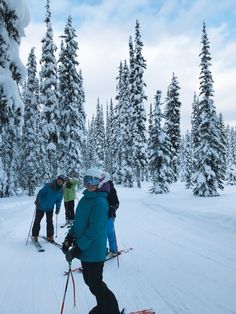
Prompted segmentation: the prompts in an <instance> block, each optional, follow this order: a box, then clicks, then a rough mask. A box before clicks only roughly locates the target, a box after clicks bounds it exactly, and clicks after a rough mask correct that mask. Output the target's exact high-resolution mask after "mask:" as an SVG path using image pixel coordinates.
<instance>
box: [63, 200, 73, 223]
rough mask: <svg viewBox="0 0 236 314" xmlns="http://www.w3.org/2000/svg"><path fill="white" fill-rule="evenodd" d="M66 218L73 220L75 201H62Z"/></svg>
mask: <svg viewBox="0 0 236 314" xmlns="http://www.w3.org/2000/svg"><path fill="white" fill-rule="evenodd" d="M64 206H65V215H66V220H73V219H74V216H75V212H74V208H75V201H74V200H72V201H69V202H64Z"/></svg>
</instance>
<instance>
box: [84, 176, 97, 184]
mask: <svg viewBox="0 0 236 314" xmlns="http://www.w3.org/2000/svg"><path fill="white" fill-rule="evenodd" d="M98 183H99V178H97V177H93V176H85V177H84V185H88V184H90V185H98Z"/></svg>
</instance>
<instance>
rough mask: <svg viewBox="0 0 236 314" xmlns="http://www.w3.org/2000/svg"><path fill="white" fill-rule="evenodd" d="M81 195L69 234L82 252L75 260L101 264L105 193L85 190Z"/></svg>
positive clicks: (105, 222)
mask: <svg viewBox="0 0 236 314" xmlns="http://www.w3.org/2000/svg"><path fill="white" fill-rule="evenodd" d="M83 194H84V195H83V197H82V198H81V200H80V201H79V203H78V206H77V208H76V214H75V219H74V221H73V225H72V227H71V229H70V230H69V233H70V234H71V235H73V236H75V239H76V244H77V245H78V247H79V248H80V249H81V250H82V254H81V255H80V256H78V257H77V258H79V259H80V260H81V261H83V262H101V261H104V260H105V258H106V242H107V233H106V230H107V229H106V224H107V219H108V202H107V199H106V198H107V193H106V192H97V191H95V192H89V191H88V190H85V191H84V192H83Z"/></svg>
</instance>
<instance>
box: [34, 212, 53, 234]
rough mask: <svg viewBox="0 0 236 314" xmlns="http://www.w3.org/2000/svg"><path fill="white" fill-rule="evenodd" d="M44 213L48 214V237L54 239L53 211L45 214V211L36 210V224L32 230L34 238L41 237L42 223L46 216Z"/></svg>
mask: <svg viewBox="0 0 236 314" xmlns="http://www.w3.org/2000/svg"><path fill="white" fill-rule="evenodd" d="M44 213H46V222H47V237H52V236H53V234H54V227H53V221H52V216H53V210H50V211H47V212H44V211H43V210H40V209H36V214H35V219H34V224H33V228H32V236H33V237H37V236H38V235H39V230H40V222H41V220H42V218H43V216H44Z"/></svg>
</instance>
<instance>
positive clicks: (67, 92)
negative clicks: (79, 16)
mask: <svg viewBox="0 0 236 314" xmlns="http://www.w3.org/2000/svg"><path fill="white" fill-rule="evenodd" d="M76 37H77V35H76V33H75V29H74V28H73V27H72V18H71V17H70V16H69V17H68V20H67V24H66V26H65V30H64V35H63V38H64V41H65V45H64V44H62V45H61V53H60V58H59V63H60V66H59V71H58V76H59V99H58V108H59V119H58V126H59V136H58V143H59V145H58V156H59V169H60V172H62V173H66V174H67V175H69V176H76V177H81V176H82V174H81V170H82V169H83V168H84V147H85V138H86V136H85V132H86V131H85V111H84V90H83V79H82V73H81V72H79V71H78V69H77V68H78V65H79V63H78V61H77V51H78V43H77V41H76V40H75V39H76Z"/></svg>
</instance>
